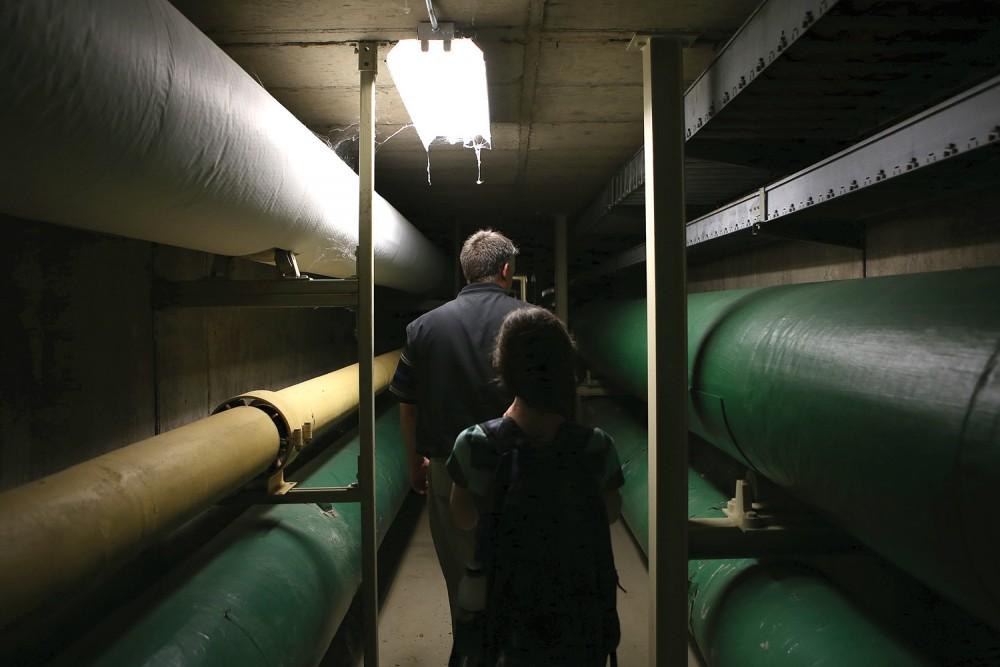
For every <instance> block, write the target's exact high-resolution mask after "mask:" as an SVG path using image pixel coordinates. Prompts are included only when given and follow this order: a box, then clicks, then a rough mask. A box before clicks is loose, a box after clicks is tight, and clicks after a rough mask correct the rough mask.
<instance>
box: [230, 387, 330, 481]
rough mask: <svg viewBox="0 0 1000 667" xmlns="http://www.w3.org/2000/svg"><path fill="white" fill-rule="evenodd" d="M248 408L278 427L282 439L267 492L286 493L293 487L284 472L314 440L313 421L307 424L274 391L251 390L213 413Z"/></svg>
mask: <svg viewBox="0 0 1000 667" xmlns="http://www.w3.org/2000/svg"><path fill="white" fill-rule="evenodd" d="M240 406H248V407H251V408H257V409H259V410H262V411H263V412H265V413H266V414H267V415H268V416H269V417H270V418H271V420H272V421H274V424H275V426H277V427H278V434H279V436H280V438H281V440H280V446H279V448H278V456H277V458H275V460H274V463H273V464H272V466H271V470H270V471H269V473H268V474H269V478H268V484H267V488H268V493H271V494H277V493H284V492H286V491H288V490H289V489H290V488H291V485H290V483H288V482H285V480H284V474H283V471H284V469H285V467H286V466H288V464H289V463H291V462H292V461H294V460H295V457H297V456H298V455H299V452H301V451H302V448H303V447H305V446H306V445H307V444H309V443H310V442H311V441H312V431H313V429H312V422H310V421H306V420H305V419H304V418H303V417H302V415H301V414H300V413H299V411H298V410H297V409H296V407H295V405H294V404H293V403H292V401H289V400H288V399H287V398H285V397H283V396H282V395H281V394H279V393H278V392H275V391H268V390H266V389H258V390H255V391H249V392H247V393H245V394H240V395H239V396H234V397H233V398H231V399H229V400H228V401H225V402H224V403H222V404H221V405H219V406H218V407H217V408H215V410H213V411H212V414H217V413H219V412H223V411H225V410H229V409H231V408H235V407H240Z"/></svg>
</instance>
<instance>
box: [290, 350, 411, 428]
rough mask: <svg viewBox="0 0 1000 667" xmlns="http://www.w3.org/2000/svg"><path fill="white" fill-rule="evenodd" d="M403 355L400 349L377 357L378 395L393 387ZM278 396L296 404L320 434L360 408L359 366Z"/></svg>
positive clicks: (318, 378) (317, 379) (325, 376)
mask: <svg viewBox="0 0 1000 667" xmlns="http://www.w3.org/2000/svg"><path fill="white" fill-rule="evenodd" d="M399 353H400V351H399V350H395V351H393V352H386V353H385V354H380V355H379V356H377V357H375V365H374V369H373V370H374V375H375V380H374V382H373V383H372V384H373V386H374V387H375V393H376V394H377V393H379V392H380V391H382V390H383V389H385V388H386V387H388V386H389V382H390V381H391V380H392V374H393V372H394V371H395V370H396V364H398V363H399ZM277 393H278V395H280V396H281V397H282V398H283V399H285V400H286V401H288V402H289V403H291V404H293V405H294V406H295V407H296V409H297V411H298V413H299V415H300V416H301V418H302V419H304V420H307V421H309V422H311V423H312V428H313V431H314V432H316V433H319V432H320V431H321V430H322V429H323V428H324V427H326V426H329V425H330V424H332V423H334V422H336V421H337V420H338V419H342V418H343V417H346V416H347V415H348V414H350V413H351V412H353V411H354V410H356V409H357V407H358V366H357V364H354V365H353V366H348V367H346V368H341V369H340V370H336V371H333V372H332V373H327V374H326V375H320V376H319V377H314V378H312V379H311V380H306V381H305V382H300V383H299V384H294V385H292V386H291V387H286V388H285V389H282V390H281V391H279V392H277Z"/></svg>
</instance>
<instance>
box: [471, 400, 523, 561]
mask: <svg viewBox="0 0 1000 667" xmlns="http://www.w3.org/2000/svg"><path fill="white" fill-rule="evenodd" d="M479 428H480V429H482V431H483V433H484V434H485V435H486V439H487V441H488V442H489V443H490V445H492V451H491V452H490V454H491V456H492V459H493V460H494V461H495V462H496V463H495V468H494V471H493V485H492V487H491V488H490V492H489V495H488V496H487V499H486V506H487V507H489V511H488V513H487V514H485V515H483V516H480V517H479V523H478V524H477V526H476V549H475V555H474V558H475V559H476V561H478V562H479V563H481V564H488V563H492V562H493V554H494V552H495V546H496V526H497V522H498V521H499V517H500V513H501V512H502V510H503V503H504V499H505V498H506V495H507V489H508V488H510V484H511V481H512V480H513V479H515V478H516V476H517V458H518V449H519V447H520V446H521V444H522V443H521V438H522V434H521V432H520V429H518V428H517V425H516V424H514V423H513V421H511V420H509V419H507V418H505V417H499V418H497V419H491V420H490V421H488V422H483V423H482V424H479Z"/></svg>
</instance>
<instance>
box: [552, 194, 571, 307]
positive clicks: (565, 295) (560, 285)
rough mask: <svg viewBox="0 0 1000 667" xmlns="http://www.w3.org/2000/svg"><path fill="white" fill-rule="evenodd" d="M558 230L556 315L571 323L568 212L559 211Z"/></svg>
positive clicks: (557, 216)
mask: <svg viewBox="0 0 1000 667" xmlns="http://www.w3.org/2000/svg"><path fill="white" fill-rule="evenodd" d="M555 232H556V238H555V241H556V244H555V246H556V264H555V269H556V276H555V279H556V280H555V282H556V315H558V316H559V319H561V320H562V321H563V322H565V323H567V324H568V323H569V269H568V268H567V252H568V246H567V241H568V239H567V238H566V214H565V213H559V214H558V215H556V220H555Z"/></svg>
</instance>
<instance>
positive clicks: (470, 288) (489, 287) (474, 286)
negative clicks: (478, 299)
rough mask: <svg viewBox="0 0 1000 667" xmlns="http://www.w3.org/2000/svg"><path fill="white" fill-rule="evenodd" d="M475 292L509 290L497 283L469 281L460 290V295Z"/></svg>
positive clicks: (502, 291)
mask: <svg viewBox="0 0 1000 667" xmlns="http://www.w3.org/2000/svg"><path fill="white" fill-rule="evenodd" d="M473 292H500V293H501V294H506V293H507V291H506V290H505V289H504V288H502V287H500V286H499V285H497V284H496V283H469V284H468V285H466V286H465V287H463V288H462V289H461V291H459V293H458V295H459V296H462V295H463V294H472V293H473Z"/></svg>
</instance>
